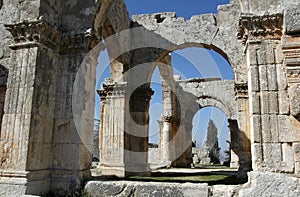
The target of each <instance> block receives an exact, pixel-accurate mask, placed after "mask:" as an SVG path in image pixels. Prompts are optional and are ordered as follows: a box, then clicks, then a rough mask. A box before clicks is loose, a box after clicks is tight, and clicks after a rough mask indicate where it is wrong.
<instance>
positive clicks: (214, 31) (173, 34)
mask: <svg viewBox="0 0 300 197" xmlns="http://www.w3.org/2000/svg"><path fill="white" fill-rule="evenodd" d="M234 9H235V11H233V10H234ZM239 9H240V7H239V5H238V4H237V3H235V2H232V4H228V5H222V6H220V7H219V10H218V14H204V15H197V16H193V17H192V18H191V19H190V20H185V19H183V18H180V17H179V18H176V14H175V13H173V12H168V13H159V14H143V15H137V16H135V17H133V21H134V22H136V23H137V24H139V25H141V26H143V27H145V28H146V29H148V30H151V31H153V32H154V33H155V34H157V35H159V36H161V37H163V38H164V39H166V40H168V41H169V42H171V43H172V44H173V45H175V46H176V47H177V46H181V45H191V43H198V44H202V45H203V46H205V48H208V49H214V50H216V51H217V52H218V53H220V54H221V55H223V56H224V57H225V58H226V59H227V60H228V61H229V62H230V64H231V65H232V67H234V69H233V70H239V73H238V75H236V80H237V81H247V73H246V67H245V65H244V56H243V45H242V43H241V42H240V41H238V40H237V38H236V34H235V33H232V32H236V27H237V25H238V23H237V20H238V18H239V13H238V12H237V11H236V10H239ZM157 15H159V16H160V17H161V18H165V19H164V21H163V22H161V23H158V22H157V21H156V17H157ZM225 19H226V20H225ZM234 24H236V25H234ZM187 27H192V28H191V29H189V30H188V31H189V33H186V31H187V29H186V28H187ZM173 29H176V31H172V30H173Z"/></svg>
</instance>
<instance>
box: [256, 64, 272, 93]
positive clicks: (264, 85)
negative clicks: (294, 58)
mask: <svg viewBox="0 0 300 197" xmlns="http://www.w3.org/2000/svg"><path fill="white" fill-rule="evenodd" d="M258 70H259V85H260V90H261V91H268V90H269V86H268V68H267V66H266V65H260V66H259V67H258Z"/></svg>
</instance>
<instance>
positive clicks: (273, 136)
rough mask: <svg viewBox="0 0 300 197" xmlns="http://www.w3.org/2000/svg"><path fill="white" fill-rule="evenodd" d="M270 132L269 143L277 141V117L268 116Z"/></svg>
mask: <svg viewBox="0 0 300 197" xmlns="http://www.w3.org/2000/svg"><path fill="white" fill-rule="evenodd" d="M269 126H270V128H271V129H270V130H271V139H270V142H278V141H279V131H278V117H277V115H270V125H269Z"/></svg>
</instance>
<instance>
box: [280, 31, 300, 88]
mask: <svg viewBox="0 0 300 197" xmlns="http://www.w3.org/2000/svg"><path fill="white" fill-rule="evenodd" d="M282 40H283V44H282V51H283V56H284V64H285V66H286V74H287V80H288V83H294V84H295V83H296V84H300V37H299V36H298V37H297V36H292V37H291V36H284V37H283V39H282Z"/></svg>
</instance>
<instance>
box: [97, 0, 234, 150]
mask: <svg viewBox="0 0 300 197" xmlns="http://www.w3.org/2000/svg"><path fill="white" fill-rule="evenodd" d="M125 2H126V5H127V9H128V11H129V14H130V16H132V15H135V14H145V13H157V12H173V11H174V12H176V16H177V17H184V18H186V19H189V18H190V17H191V16H192V15H196V14H204V13H216V12H217V6H218V5H219V4H226V3H229V0H185V1H182V0H173V1H171V0H139V1H137V0H125ZM171 57H172V66H173V67H174V72H175V74H179V75H181V77H182V79H189V78H203V77H205V78H207V77H221V78H222V79H223V80H226V79H233V73H232V70H231V68H230V65H229V64H228V63H227V61H226V60H225V59H224V58H223V57H222V56H221V55H219V54H218V53H216V52H214V51H213V50H206V49H202V48H186V49H182V50H177V51H174V52H172V53H171ZM108 77H109V61H108V57H107V52H106V51H104V52H102V53H101V54H100V56H99V66H98V67H97V85H96V89H99V88H100V87H101V83H102V82H103V80H104V78H108ZM151 88H152V89H154V91H155V94H154V95H153V97H152V99H151V103H150V142H154V143H157V142H158V124H157V119H158V118H159V117H160V115H161V113H162V107H161V102H162V101H161V100H162V97H161V85H160V75H159V71H158V69H156V70H155V71H154V73H153V75H152V82H151ZM95 99H96V111H95V118H99V111H100V109H99V102H100V100H99V97H98V96H97V95H96V98H95ZM209 119H213V121H214V122H215V124H216V126H217V128H218V131H219V144H220V146H221V148H222V149H221V153H223V151H224V150H226V149H228V144H227V143H226V142H225V141H226V140H227V139H228V129H227V118H226V117H225V115H224V113H223V112H222V111H221V110H219V109H216V108H210V107H207V108H204V109H201V110H199V111H198V113H197V114H196V115H195V117H194V120H193V131H192V135H193V140H196V141H197V145H198V146H201V145H203V144H204V141H205V138H206V129H207V125H208V121H209Z"/></svg>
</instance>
